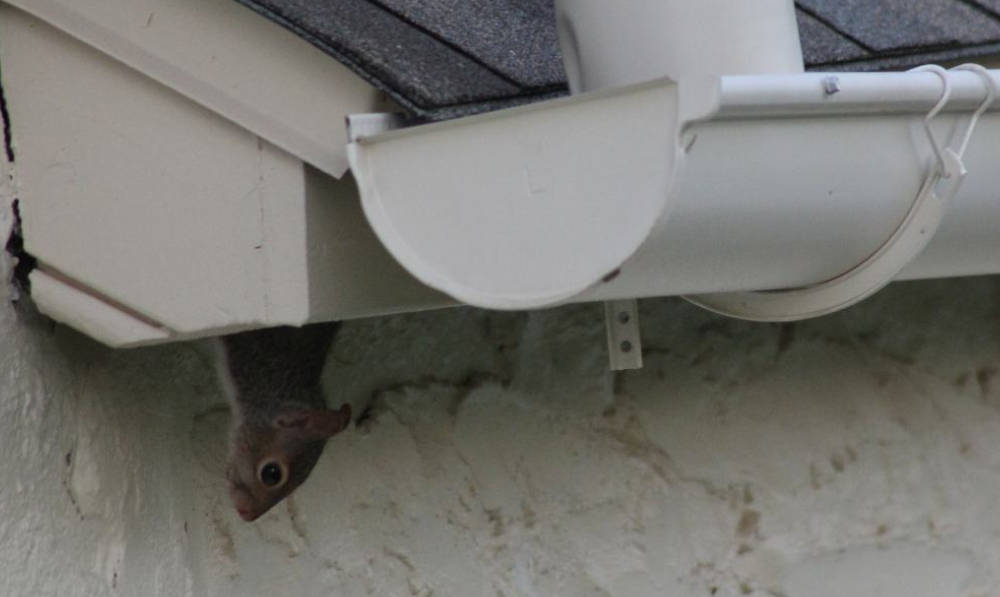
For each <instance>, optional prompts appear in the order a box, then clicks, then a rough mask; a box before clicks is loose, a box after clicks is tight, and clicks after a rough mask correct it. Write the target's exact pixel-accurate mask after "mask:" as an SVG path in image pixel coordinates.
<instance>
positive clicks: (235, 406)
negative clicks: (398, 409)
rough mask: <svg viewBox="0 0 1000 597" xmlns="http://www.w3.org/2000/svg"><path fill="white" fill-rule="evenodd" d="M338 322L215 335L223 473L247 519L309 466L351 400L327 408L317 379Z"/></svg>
mask: <svg viewBox="0 0 1000 597" xmlns="http://www.w3.org/2000/svg"><path fill="white" fill-rule="evenodd" d="M339 327H340V324H339V322H331V323H319V324H310V325H306V326H303V327H301V328H292V327H277V328H267V329H260V330H251V331H248V332H240V333H238V334H232V335H229V336H222V337H221V338H220V339H219V341H218V343H217V345H216V347H217V363H218V374H219V380H220V382H221V385H222V388H223V391H224V392H225V394H226V397H227V399H228V400H229V403H230V407H231V409H232V414H233V423H232V427H231V432H230V447H229V457H228V462H227V466H226V478H227V481H228V483H229V494H230V498H231V499H232V501H233V505H234V506H235V507H236V510H237V513H238V514H239V515H240V517H241V518H243V519H244V520H247V521H251V520H255V519H256V518H257V517H259V516H260V515H262V514H263V513H264V512H266V511H267V510H269V509H270V508H271V507H273V506H274V505H275V504H277V503H278V502H280V501H281V500H282V499H284V498H285V497H286V496H288V495H289V494H290V493H291V492H292V491H294V490H295V489H296V488H297V487H298V486H299V485H301V484H302V483H303V482H304V481H305V480H306V478H307V477H308V476H309V473H310V472H311V471H312V469H313V467H314V466H315V464H316V462H317V461H318V460H319V457H320V455H321V454H322V453H323V448H324V446H325V444H326V440H327V439H328V438H329V437H331V436H333V435H334V434H336V433H339V432H340V431H342V430H343V429H344V428H346V427H347V426H348V425H349V424H350V420H351V408H350V406H349V405H347V404H344V405H343V406H341V407H340V409H338V410H332V409H329V408H327V406H326V401H325V399H324V397H323V390H322V387H321V384H320V379H321V375H322V373H323V366H324V364H325V363H326V357H327V353H328V351H329V349H330V346H331V344H332V343H333V339H334V337H335V335H336V333H337V330H338V329H339Z"/></svg>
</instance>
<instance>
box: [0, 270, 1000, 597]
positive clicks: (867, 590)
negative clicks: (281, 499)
mask: <svg viewBox="0 0 1000 597" xmlns="http://www.w3.org/2000/svg"><path fill="white" fill-rule="evenodd" d="M7 267H8V264H4V265H3V266H0V270H5V269H6V268H7ZM0 274H3V276H4V277H5V278H6V275H7V274H6V271H0ZM3 288H4V289H5V288H6V287H3ZM641 310H642V319H643V333H644V341H645V343H646V349H647V352H646V355H645V358H646V368H645V369H643V370H641V371H638V372H628V373H624V374H620V375H617V376H616V375H612V374H610V373H608V372H607V371H606V362H605V355H604V347H603V342H604V340H603V333H604V332H603V329H602V322H601V319H600V316H601V309H600V308H599V307H598V306H596V305H586V306H575V307H569V308H561V309H555V310H550V311H545V312H537V313H530V314H502V313H501V314H498V313H493V314H490V313H484V312H480V311H474V310H468V309H454V310H448V311H440V312H434V313H424V314H417V315H407V316H401V317H393V318H385V319H377V320H370V321H359V322H352V323H350V324H348V325H347V326H346V327H345V330H344V333H343V334H342V336H341V338H340V339H339V340H338V342H337V344H336V345H335V347H334V350H333V354H332V355H331V359H330V362H329V367H328V368H327V371H326V375H325V381H326V382H327V384H328V386H329V388H330V390H331V402H334V401H339V400H349V401H351V402H352V403H353V404H354V405H355V406H356V407H361V406H362V405H363V404H364V403H365V402H367V401H369V400H370V399H371V400H373V402H372V405H373V406H372V410H371V413H370V416H369V418H368V419H367V420H366V421H365V422H364V423H363V424H362V425H360V426H359V427H358V428H356V429H351V430H350V431H348V432H346V433H344V434H342V435H340V436H338V437H336V438H335V439H334V440H333V441H332V442H331V443H330V445H329V447H328V449H327V451H326V453H325V455H324V457H323V459H322V460H321V462H320V463H319V465H318V466H317V468H316V470H315V472H314V473H313V478H312V479H311V480H310V482H308V483H307V484H306V485H305V486H304V487H303V488H302V489H301V490H300V491H299V492H298V493H297V494H296V495H295V496H294V499H292V500H290V501H288V502H287V503H286V505H284V506H281V507H278V508H276V509H275V511H274V512H272V513H270V514H268V515H267V516H265V517H263V518H262V519H261V520H260V521H258V522H257V523H255V524H246V523H243V522H242V521H240V520H239V519H238V518H237V517H236V516H235V515H234V513H233V512H232V511H231V510H230V507H229V504H228V503H227V500H226V497H225V490H224V487H223V485H222V482H221V476H220V471H221V466H220V463H219V460H220V459H221V457H222V452H223V445H222V438H223V436H224V434H225V426H226V413H225V410H224V409H220V405H221V399H220V397H219V395H218V393H217V392H216V390H215V388H214V385H213V380H212V377H211V367H210V365H209V363H208V361H207V359H206V358H205V357H204V356H203V354H202V353H201V352H200V350H198V348H197V347H196V346H195V345H192V344H184V345H173V346H165V347H157V348H148V349H135V350H131V351H118V352H116V351H111V350H108V349H105V348H103V347H101V346H99V345H97V344H95V343H93V342H91V341H89V340H87V339H85V338H83V337H82V336H80V335H78V334H76V333H74V332H71V331H69V330H67V329H65V328H63V327H55V326H51V325H50V324H48V323H47V322H45V321H44V320H42V319H40V318H38V317H37V316H34V315H32V314H31V313H30V312H29V311H28V310H26V309H24V308H17V309H15V308H13V307H12V306H11V305H10V304H9V301H8V300H6V298H4V300H2V301H0V430H2V431H0V454H3V456H4V457H3V458H2V459H0V479H3V482H2V483H0V578H3V585H4V589H3V591H0V593H3V594H4V595H32V596H34V595H60V596H76V595H79V596H84V595H86V596H100V595H143V596H155V595H171V596H173V595H213V596H215V595H219V596H229V595H275V594H279V592H282V593H285V594H292V595H364V594H375V595H417V596H423V597H426V596H429V595H431V594H432V593H433V594H434V595H436V596H438V597H440V596H450V595H460V596H468V595H472V596H480V595H482V596H484V597H496V596H499V595H505V596H508V597H511V596H515V595H525V596H529V595H628V596H632V595H636V596H641V595H664V594H669V595H685V596H687V595H692V596H701V595H705V596H711V595H713V594H714V595H744V594H756V595H772V596H780V595H784V596H787V597H797V596H800V595H806V596H810V597H816V596H820V597H822V596H825V595H849V594H871V595H876V594H877V595H890V596H895V595H899V596H904V595H905V596H907V597H913V596H923V595H926V596H935V597H937V596H941V595H956V596H963V597H973V596H977V595H987V594H993V593H994V591H995V589H996V587H997V585H998V581H1000V547H998V545H1000V544H998V543H997V540H996V537H997V535H998V533H1000V515H997V514H996V504H997V503H998V501H1000V447H998V443H1000V383H996V380H995V376H996V374H997V372H998V368H1000V340H998V339H1000V326H998V324H1000V279H997V278H980V279H962V280H951V281H936V282H921V283H905V284H897V285H893V286H891V287H890V288H888V289H887V290H886V291H884V292H882V293H881V294H879V295H878V296H876V297H875V298H874V299H872V300H870V301H868V302H866V303H865V304H863V305H861V306H860V307H857V308H854V309H852V310H850V311H849V312H847V313H844V314H840V315H837V316H833V317H828V318H825V319H822V320H819V321H814V322H808V323H801V324H797V325H786V326H776V325H760V324H749V323H741V322H736V321H727V320H723V319H719V318H716V317H714V316H712V315H709V314H706V313H703V312H700V311H698V310H696V309H695V308H693V307H690V306H687V305H686V304H684V303H682V302H680V301H677V300H649V301H643V302H642V303H641ZM359 412H360V410H359Z"/></svg>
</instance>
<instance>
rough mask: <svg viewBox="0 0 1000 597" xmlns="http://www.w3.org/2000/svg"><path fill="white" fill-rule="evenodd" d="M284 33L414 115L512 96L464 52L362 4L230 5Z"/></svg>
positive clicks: (251, 0)
mask: <svg viewBox="0 0 1000 597" xmlns="http://www.w3.org/2000/svg"><path fill="white" fill-rule="evenodd" d="M237 1H239V2H241V3H243V4H246V5H247V6H249V7H251V8H253V9H254V10H256V11H258V12H260V13H261V14H263V15H264V16H266V17H268V18H270V19H272V20H274V21H276V22H278V23H280V24H282V25H284V26H285V27H288V28H289V29H291V30H292V31H294V32H295V33H297V34H298V35H300V36H302V37H303V38H305V39H306V40H308V41H310V42H311V43H313V44H314V45H316V46H318V47H319V48H320V49H322V50H324V51H326V52H328V53H330V54H331V55H333V56H335V57H336V58H338V59H339V60H341V61H342V62H343V63H345V64H346V65H348V66H349V67H351V68H353V69H354V70H355V71H356V72H358V74H360V75H362V76H364V77H365V78H366V79H368V80H369V81H371V82H372V83H374V84H375V85H376V86H377V87H380V88H382V89H384V90H385V91H387V92H389V93H390V94H391V95H392V96H393V97H394V98H395V99H396V100H397V101H399V102H400V103H401V104H403V105H404V106H405V107H408V108H410V109H412V110H414V111H415V112H418V113H420V112H424V111H427V110H428V109H433V108H437V107H442V106H452V105H456V104H464V103H470V102H481V101H487V100H491V99H498V98H507V97H511V96H517V95H519V94H520V93H521V91H522V90H521V88H520V87H518V86H517V85H516V84H514V83H513V82H511V81H509V80H507V79H506V78H504V77H502V76H500V75H498V74H495V73H493V72H490V71H489V70H488V69H485V68H483V67H482V66H481V65H480V64H479V63H478V62H477V61H476V60H474V59H473V58H472V57H470V56H469V55H468V54H466V53H464V52H462V51H459V50H457V49H455V48H453V47H451V46H449V45H448V44H446V43H443V42H442V41H441V40H439V39H437V38H435V37H434V36H432V35H429V34H428V33H426V32H424V31H421V30H419V29H418V28H415V27H412V26H410V25H409V24H408V23H405V22H403V21H401V20H400V19H399V18H398V17H397V16H396V15H394V14H393V13H391V12H388V11H386V10H385V9H383V8H382V7H380V6H378V5H376V4H373V3H370V2H366V1H364V0H334V1H329V0H326V1H317V0H237Z"/></svg>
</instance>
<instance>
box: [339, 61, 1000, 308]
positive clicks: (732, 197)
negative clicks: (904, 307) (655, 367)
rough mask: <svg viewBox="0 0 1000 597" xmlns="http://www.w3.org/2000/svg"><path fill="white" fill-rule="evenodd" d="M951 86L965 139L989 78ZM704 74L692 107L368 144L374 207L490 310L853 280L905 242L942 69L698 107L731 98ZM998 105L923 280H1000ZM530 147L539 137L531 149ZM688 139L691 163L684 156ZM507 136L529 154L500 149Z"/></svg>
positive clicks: (750, 86)
mask: <svg viewBox="0 0 1000 597" xmlns="http://www.w3.org/2000/svg"><path fill="white" fill-rule="evenodd" d="M827 76H836V77H838V86H837V89H838V91H835V92H834V91H828V90H827V89H828V87H827V86H826V85H824V78H825V77H827ZM989 76H991V77H992V79H993V80H994V81H996V82H998V83H1000V73H998V72H996V71H993V72H991V73H989ZM948 78H949V81H950V83H951V88H952V94H951V101H950V102H949V103H948V104H947V106H946V108H945V110H944V111H943V113H942V114H941V115H940V116H938V117H937V118H936V119H935V120H934V126H933V128H934V130H935V132H936V134H937V135H938V136H939V137H940V138H941V139H943V140H946V141H949V142H954V140H955V139H954V138H955V137H956V136H957V135H960V134H961V133H962V131H964V127H965V124H966V123H967V122H968V117H969V116H970V115H971V113H972V112H973V111H974V110H975V109H976V108H977V107H978V106H979V105H981V104H982V103H983V101H984V99H985V98H986V85H985V84H984V80H983V79H982V78H981V76H980V75H978V74H975V73H972V72H953V73H951V74H949V75H948ZM702 83H703V81H701V80H695V79H692V80H685V81H681V83H680V85H679V88H680V91H672V92H671V93H675V94H676V95H678V96H679V97H680V98H681V101H680V105H681V106H682V109H681V110H679V111H677V110H671V109H667V108H666V106H665V105H664V104H663V102H662V101H659V100H656V99H652V101H650V99H651V98H650V93H649V92H650V85H651V84H648V83H647V84H640V85H638V86H632V87H624V88H618V90H617V91H615V92H611V93H608V92H600V93H597V94H583V95H580V96H576V97H574V98H571V99H568V100H563V102H564V103H562V104H558V103H555V102H553V103H549V104H536V105H534V106H531V107H529V108H528V109H527V110H522V111H520V112H515V111H510V112H506V113H504V112H499V113H493V114H489V115H484V116H482V117H478V118H477V119H461V120H457V121H452V122H451V123H448V126H447V127H445V126H433V125H432V126H425V127H414V128H411V129H406V130H402V131H394V132H391V133H387V134H382V135H375V136H372V137H369V138H367V139H362V140H361V141H359V142H357V143H355V144H353V145H352V147H351V153H350V157H351V160H352V168H353V169H354V171H355V176H357V177H358V179H359V181H360V185H361V192H362V198H363V205H364V207H365V210H366V213H367V214H368V216H369V218H370V219H371V221H372V223H373V227H374V229H375V231H376V232H377V233H378V234H379V236H380V237H381V238H382V240H383V242H385V244H386V246H387V247H388V248H389V249H390V250H391V251H392V252H393V254H394V255H395V256H396V257H397V259H399V260H400V262H401V263H403V264H404V265H405V266H406V267H407V268H408V269H409V270H410V271H411V272H412V273H413V274H414V275H415V276H417V277H418V278H420V279H422V280H424V281H425V282H426V283H428V284H430V285H431V286H434V287H436V288H438V289H440V290H442V291H444V292H446V293H448V294H450V295H452V296H454V297H455V298H457V299H459V300H462V301H464V302H469V303H472V304H474V305H477V306H482V307H491V308H529V307H542V306H546V305H551V304H555V303H558V302H575V301H586V300H611V299H622V298H633V297H642V296H665V295H679V294H698V293H720V292H735V291H750V290H767V289H778V288H797V287H804V286H809V285H813V284H818V283H821V282H824V281H826V280H830V279H833V278H835V277H837V276H839V275H840V274H842V273H844V272H847V271H849V270H851V269H852V268H853V267H855V266H856V265H858V264H860V263H862V262H863V261H864V260H865V259H867V257H868V256H870V255H872V254H873V253H875V252H876V251H877V250H878V249H879V248H880V246H882V245H883V243H885V242H886V241H887V240H888V239H889V238H890V236H892V235H893V232H894V230H895V229H896V228H897V226H898V225H899V223H900V222H901V221H902V220H903V218H904V216H905V215H906V214H907V213H908V210H909V209H910V207H911V205H912V204H913V203H914V200H915V199H916V197H917V196H918V193H919V191H920V189H921V187H922V185H923V183H924V181H925V180H927V178H928V176H929V173H930V172H931V171H932V170H933V166H934V164H935V161H934V157H933V153H932V151H931V147H930V144H929V142H928V139H927V137H926V135H925V133H924V130H923V127H922V123H923V119H924V116H925V115H926V114H927V112H928V111H930V110H931V108H932V107H933V106H934V105H935V103H936V102H937V101H938V99H939V98H940V97H941V95H942V90H943V86H942V82H941V79H939V78H938V77H937V76H936V75H935V74H933V73H926V72H925V73H877V74H868V73H862V74H856V73H837V74H835V75H823V74H812V73H810V74H804V75H803V74H800V75H780V76H771V75H746V76H738V77H728V76H727V77H722V78H721V79H720V83H719V89H720V90H721V91H720V92H719V97H718V98H717V101H716V103H714V104H706V105H704V106H702V108H703V109H700V110H699V109H698V105H697V100H696V98H698V97H702V96H704V97H712V96H711V94H702V93H699V92H698V91H697V89H692V87H694V88H697V87H698V86H699V85H701V84H702ZM661 85H662V84H661ZM668 85H672V84H668ZM663 89H664V90H666V89H667V87H664V88H663ZM644 97H645V98H647V99H645V100H643V99H642V98H644ZM684 98H689V99H688V100H687V101H686V100H685V99H684ZM601 102H605V106H604V107H605V108H610V109H607V110H606V111H604V112H602V111H601V110H599V109H597V106H598V105H599V104H600V103H601ZM607 102H610V103H607ZM590 104H593V107H594V108H595V109H593V110H591V109H589V108H586V107H585V106H588V105H590ZM653 106H657V109H651V108H652V107H653ZM684 106H686V107H684ZM997 109H1000V102H997V103H996V104H995V105H994V106H993V110H992V111H990V112H987V113H986V114H985V115H984V116H983V118H982V119H980V121H979V125H978V127H977V128H976V130H975V134H974V135H973V137H972V142H971V144H970V145H969V148H968V151H967V153H966V155H965V157H964V162H965V165H966V167H967V168H968V171H969V174H968V176H967V177H966V179H965V180H964V182H963V184H962V186H961V187H960V190H959V192H958V194H957V196H955V198H954V201H953V202H952V204H951V205H950V206H949V209H948V211H947V212H946V213H945V216H944V222H943V223H942V224H941V226H940V229H939V230H938V232H937V235H936V236H934V239H933V241H932V242H931V244H930V245H929V246H928V247H927V249H926V251H924V253H923V254H922V255H921V256H919V257H918V258H917V260H916V261H915V262H913V263H912V264H911V265H910V266H909V268H908V269H907V271H906V272H905V273H904V276H906V277H914V276H927V275H935V276H941V275H958V274H964V273H972V272H974V273H994V272H1000V234H997V233H996V229H997V227H996V224H995V223H996V222H998V221H1000V203H998V202H997V201H996V189H997V188H998V187H1000V167H998V166H1000V157H998V154H997V153H996V151H995V148H996V147H997V143H998V140H1000V113H998V112H997V111H996V110H997ZM536 115H547V118H548V120H550V121H553V122H558V124H546V123H545V118H540V119H536ZM609 123H613V124H614V125H618V126H612V125H610V124H609ZM521 138H529V139H531V140H532V141H533V144H531V145H527V144H523V143H522V146H521V147H520V148H519V147H518V146H517V141H518V140H519V139H521ZM674 145H677V146H680V147H682V148H683V150H682V152H681V153H682V155H681V156H677V157H670V158H669V159H666V158H665V157H664V156H665V155H667V152H666V150H665V148H667V147H673V146H674ZM498 147H499V148H500V150H499V153H501V154H502V153H503V152H505V151H507V148H508V147H510V150H509V151H510V153H511V154H512V155H511V156H510V157H509V158H505V159H501V160H495V159H494V155H495V154H496V153H498V152H497V151H496V150H495V148H498ZM526 148H530V149H531V151H530V152H529V151H525V149H526ZM518 149H520V150H521V153H520V154H517V150H518ZM578 156H585V159H584V160H583V161H580V160H578ZM654 163H655V164H656V166H655V167H654V166H653V164H654ZM681 166H683V167H681ZM550 171H555V172H560V173H561V176H564V177H565V178H566V179H567V180H570V179H572V182H571V183H565V184H554V185H549V186H548V187H546V190H547V191H548V192H547V193H545V194H535V193H533V192H532V186H531V185H530V184H525V182H524V181H525V180H526V174H525V173H531V172H550ZM574 173H575V176H576V177H577V178H575V179H573V176H574ZM527 180H529V181H530V180H531V177H530V176H528V177H527ZM650 181H655V184H653V185H650V184H649V183H650ZM644 185H646V186H644ZM643 193H648V197H646V196H644V195H643ZM654 197H656V198H655V199H654ZM657 201H659V209H660V211H657V210H654V209H651V208H650V207H649V206H651V205H653V204H655V203H656V202H657ZM671 205H673V206H674V208H673V209H672V211H671V210H669V209H668V207H669V206H671ZM421 210H423V211H421ZM646 210H648V211H646ZM667 213H669V217H664V215H663V214H667ZM636 215H638V217H636V218H635V219H633V216H636ZM567 230H569V231H571V232H569V233H567V232H566V231H567ZM577 233H578V234H577ZM522 247H528V248H529V250H522ZM633 247H638V248H637V249H632V250H630V249H631V248H633ZM613 270H614V271H615V272H616V275H614V276H607V275H606V274H608V272H611V271H613ZM539 288H541V289H542V290H543V291H542V292H540V291H538V289H539Z"/></svg>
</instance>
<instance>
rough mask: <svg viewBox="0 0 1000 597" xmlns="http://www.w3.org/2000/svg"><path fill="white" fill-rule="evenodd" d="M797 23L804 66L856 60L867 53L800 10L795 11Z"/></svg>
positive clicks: (867, 53)
mask: <svg viewBox="0 0 1000 597" xmlns="http://www.w3.org/2000/svg"><path fill="white" fill-rule="evenodd" d="M795 16H796V18H797V19H798V21H799V39H800V40H801V43H802V58H803V60H804V61H805V63H806V64H810V65H818V64H827V63H830V62H841V61H844V60H857V59H859V58H864V57H866V56H869V55H870V54H869V52H868V51H867V50H865V49H864V48H862V47H861V46H859V45H858V44H856V43H854V42H853V41H851V40H849V39H847V38H846V37H844V36H843V35H841V34H839V33H837V32H836V31H834V30H833V29H831V28H830V27H828V26H827V25H825V24H824V23H822V22H821V21H819V20H818V19H816V18H815V17H813V16H812V15H810V14H807V13H805V12H802V11H801V10H799V11H796V13H795Z"/></svg>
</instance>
